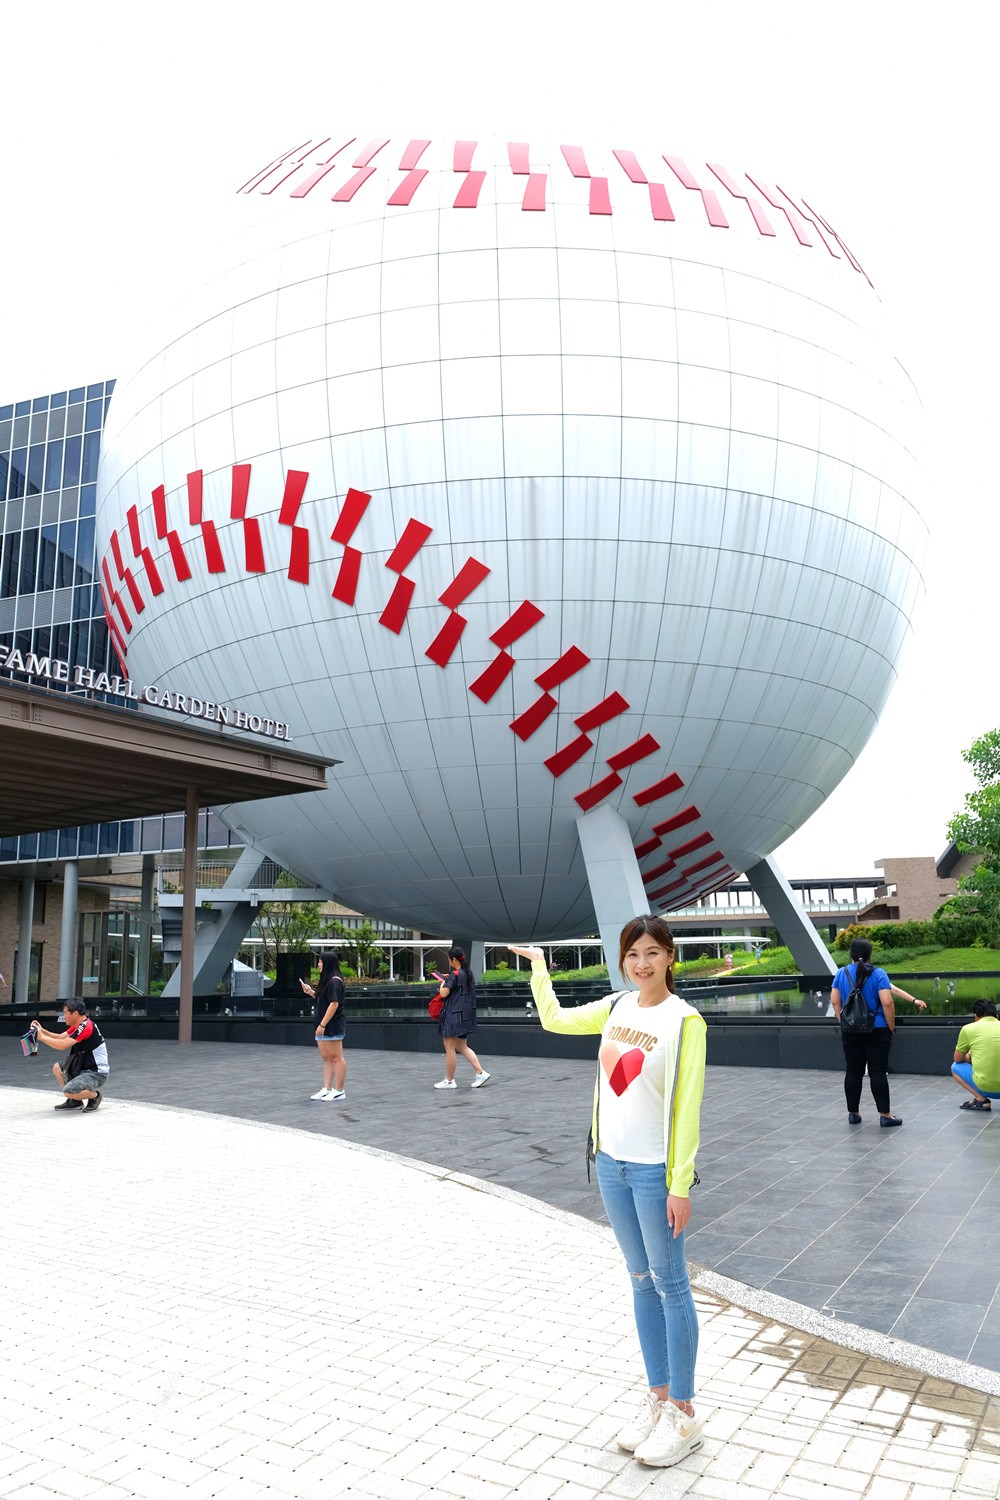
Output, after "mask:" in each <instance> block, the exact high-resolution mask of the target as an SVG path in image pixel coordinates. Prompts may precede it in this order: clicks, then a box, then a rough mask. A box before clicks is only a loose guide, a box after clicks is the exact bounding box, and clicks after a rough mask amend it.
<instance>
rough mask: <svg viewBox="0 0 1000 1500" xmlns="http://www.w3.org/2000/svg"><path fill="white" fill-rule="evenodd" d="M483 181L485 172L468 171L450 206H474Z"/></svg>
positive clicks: (477, 200)
mask: <svg viewBox="0 0 1000 1500" xmlns="http://www.w3.org/2000/svg"><path fill="white" fill-rule="evenodd" d="M485 181H486V173H485V172H470V173H469V175H468V177H467V178H466V179H465V181H464V182H463V183H462V186H461V187H460V188H459V190H458V196H457V198H456V199H455V201H454V203H453V204H452V208H475V207H476V206H477V204H478V203H479V194H480V192H481V191H482V186H483V183H484V182H485Z"/></svg>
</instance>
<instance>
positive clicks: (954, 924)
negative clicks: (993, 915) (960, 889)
mask: <svg viewBox="0 0 1000 1500" xmlns="http://www.w3.org/2000/svg"><path fill="white" fill-rule="evenodd" d="M994 936H995V934H994V933H993V930H992V927H991V924H990V923H989V922H988V921H987V920H986V918H985V917H978V916H967V917H963V916H949V917H941V918H940V919H939V920H936V921H931V922H875V923H872V924H871V925H870V926H867V925H865V924H864V923H863V922H852V923H851V925H850V927H845V928H843V930H842V931H840V932H838V933H837V937H836V940H835V942H834V948H835V949H836V950H837V952H839V953H845V952H847V951H848V949H849V948H850V946H851V943H852V941H853V939H854V938H867V939H868V941H869V942H870V943H871V945H872V947H873V949H875V950H876V951H877V952H878V954H879V957H880V958H882V957H884V956H885V955H884V954H883V953H882V952H881V950H882V949H886V950H891V951H893V952H895V951H897V950H899V949H903V948H913V949H916V948H971V947H972V945H973V944H974V943H976V942H980V943H987V944H988V943H989V942H990V941H991V939H992V938H993V937H994Z"/></svg>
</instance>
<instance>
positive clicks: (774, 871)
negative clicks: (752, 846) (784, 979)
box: [744, 854, 837, 977]
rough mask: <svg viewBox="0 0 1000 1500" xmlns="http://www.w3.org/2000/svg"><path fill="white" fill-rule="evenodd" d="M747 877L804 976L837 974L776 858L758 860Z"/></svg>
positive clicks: (748, 870) (771, 856)
mask: <svg viewBox="0 0 1000 1500" xmlns="http://www.w3.org/2000/svg"><path fill="white" fill-rule="evenodd" d="M744 874H745V875H746V878H747V879H748V880H749V882H750V884H751V885H752V886H753V888H754V890H755V891H756V892H757V894H758V896H759V897H760V899H761V900H762V901H763V903H764V905H765V907H766V908H767V912H768V916H769V917H770V918H771V921H772V922H773V923H774V925H775V927H776V928H777V929H778V932H779V933H780V934H781V941H782V942H783V943H784V944H785V945H786V947H787V948H788V950H789V952H790V953H791V955H792V957H793V958H794V960H795V962H796V963H797V964H798V966H799V968H800V969H801V970H802V972H803V974H809V975H812V976H814V977H819V976H820V975H827V974H830V975H833V974H836V972H837V965H836V964H835V963H834V961H833V959H832V958H831V957H830V954H829V953H828V952H827V949H826V945H825V943H824V942H823V941H822V939H821V938H820V935H819V933H818V932H817V931H816V929H815V927H814V926H813V924H812V921H811V920H810V918H809V913H808V912H807V911H806V909H805V907H804V906H803V905H802V903H801V901H797V900H796V899H795V892H794V891H793V890H792V888H791V886H790V885H789V884H788V881H787V880H786V879H785V877H784V875H782V873H781V871H780V870H779V869H778V866H777V864H776V862H775V859H774V856H773V855H771V854H769V855H767V856H766V857H765V858H764V859H761V860H758V862H757V863H756V864H755V865H751V866H749V867H748V868H747V869H746V870H745V871H744Z"/></svg>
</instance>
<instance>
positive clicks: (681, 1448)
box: [633, 1402, 705, 1469]
mask: <svg viewBox="0 0 1000 1500" xmlns="http://www.w3.org/2000/svg"><path fill="white" fill-rule="evenodd" d="M664 1407H665V1410H664V1413H663V1415H662V1416H661V1418H660V1420H659V1421H658V1422H657V1424H656V1426H655V1427H654V1428H653V1431H652V1432H651V1433H650V1435H649V1437H648V1438H647V1439H646V1441H645V1442H644V1443H640V1445H639V1447H638V1448H636V1450H635V1452H634V1454H633V1457H635V1458H637V1459H638V1460H639V1462H640V1463H641V1464H649V1465H650V1467H651V1468H654V1469H669V1468H670V1467H671V1466H672V1465H673V1464H679V1463H680V1461H681V1459H682V1458H686V1457H687V1455H688V1454H689V1453H693V1452H694V1450H695V1449H696V1448H700V1447H701V1429H702V1428H703V1427H704V1425H705V1423H704V1421H703V1420H702V1418H701V1417H688V1416H686V1415H685V1414H684V1412H682V1411H681V1409H680V1407H678V1406H674V1405H672V1404H671V1403H670V1402H664Z"/></svg>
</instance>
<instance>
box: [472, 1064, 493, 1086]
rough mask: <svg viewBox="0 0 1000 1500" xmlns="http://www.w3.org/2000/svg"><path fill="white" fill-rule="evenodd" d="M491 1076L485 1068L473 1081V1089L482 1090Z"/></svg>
mask: <svg viewBox="0 0 1000 1500" xmlns="http://www.w3.org/2000/svg"><path fill="white" fill-rule="evenodd" d="M489 1076H490V1075H489V1073H487V1071H486V1069H485V1068H484V1069H483V1071H482V1072H481V1073H477V1074H476V1076H475V1078H474V1079H473V1080H472V1087H473V1088H474V1089H481V1088H482V1086H483V1084H484V1083H485V1082H486V1080H487V1078H489Z"/></svg>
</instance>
